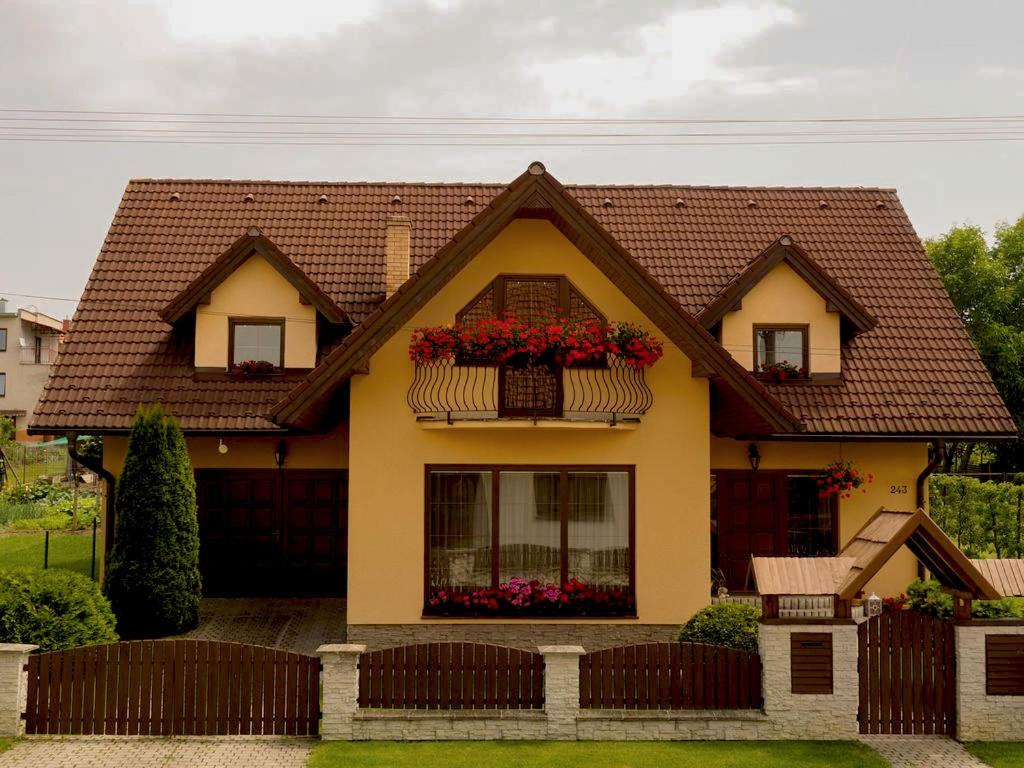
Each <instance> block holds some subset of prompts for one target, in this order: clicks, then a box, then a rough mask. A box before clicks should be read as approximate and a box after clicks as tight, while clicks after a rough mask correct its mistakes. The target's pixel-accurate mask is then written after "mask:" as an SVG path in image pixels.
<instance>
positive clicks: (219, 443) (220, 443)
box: [217, 438, 228, 455]
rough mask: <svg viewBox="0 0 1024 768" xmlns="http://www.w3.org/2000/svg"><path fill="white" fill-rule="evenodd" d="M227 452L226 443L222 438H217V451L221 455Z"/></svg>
mask: <svg viewBox="0 0 1024 768" xmlns="http://www.w3.org/2000/svg"><path fill="white" fill-rule="evenodd" d="M227 452H228V446H227V443H225V442H224V440H223V438H218V440H217V453H219V454H221V455H223V454H225V453H227Z"/></svg>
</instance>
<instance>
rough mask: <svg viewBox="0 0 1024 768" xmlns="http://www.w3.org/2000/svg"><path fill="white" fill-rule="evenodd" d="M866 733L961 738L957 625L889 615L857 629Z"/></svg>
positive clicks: (913, 615)
mask: <svg viewBox="0 0 1024 768" xmlns="http://www.w3.org/2000/svg"><path fill="white" fill-rule="evenodd" d="M857 644H858V661H857V666H858V668H859V670H860V707H859V710H858V713H857V719H858V720H859V721H860V732H861V733H893V734H948V735H950V736H952V735H955V734H956V669H955V663H956V662H955V648H954V634H953V623H952V622H950V621H943V620H942V619H937V618H934V617H932V616H926V615H925V614H922V613H917V612H915V611H883V612H882V615H881V616H872V617H871V618H870V619H868V620H867V621H865V622H864V623H863V624H861V625H860V626H859V627H857Z"/></svg>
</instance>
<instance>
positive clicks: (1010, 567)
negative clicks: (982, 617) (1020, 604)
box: [971, 558, 1024, 597]
mask: <svg viewBox="0 0 1024 768" xmlns="http://www.w3.org/2000/svg"><path fill="white" fill-rule="evenodd" d="M971 563H972V564H973V565H974V567H975V568H977V569H978V572H979V573H981V575H982V576H984V577H985V578H986V579H988V581H989V583H990V584H991V585H992V586H993V587H995V588H996V589H997V590H998V591H999V592H1000V594H1002V596H1003V597H1024V560H1014V559H1009V558H1002V559H999V558H996V559H992V560H971Z"/></svg>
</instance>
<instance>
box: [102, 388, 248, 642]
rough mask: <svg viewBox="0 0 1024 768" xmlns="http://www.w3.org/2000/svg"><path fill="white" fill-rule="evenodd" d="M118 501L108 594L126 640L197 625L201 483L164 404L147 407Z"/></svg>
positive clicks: (139, 416)
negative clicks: (198, 490) (198, 488)
mask: <svg viewBox="0 0 1024 768" xmlns="http://www.w3.org/2000/svg"><path fill="white" fill-rule="evenodd" d="M116 504H117V506H116V509H115V513H116V514H115V519H116V534H115V536H114V547H113V550H112V552H111V555H110V562H109V566H108V569H107V594H108V595H109V596H110V602H111V604H112V605H113V608H114V613H115V614H116V615H117V624H118V631H119V632H120V633H121V634H122V635H124V636H126V637H159V636H163V635H169V634H178V633H180V632H183V631H185V630H188V629H191V628H193V627H195V625H196V624H197V623H198V621H199V596H200V581H199V524H198V521H197V519H196V486H195V479H194V477H193V475H192V467H191V464H190V463H189V458H188V449H187V448H186V446H185V438H184V437H183V436H182V434H181V429H180V428H179V427H178V424H177V422H176V421H175V420H174V419H173V418H171V417H170V416H167V415H166V414H165V413H164V410H163V408H161V407H160V406H159V405H154V406H151V407H149V408H142V407H140V408H139V410H138V413H136V415H135V422H134V424H133V425H132V432H131V436H130V437H129V438H128V451H127V454H126V456H125V463H124V470H123V471H122V473H121V477H120V479H119V480H118V484H117V502H116ZM238 566H239V567H245V564H244V563H239V564H238Z"/></svg>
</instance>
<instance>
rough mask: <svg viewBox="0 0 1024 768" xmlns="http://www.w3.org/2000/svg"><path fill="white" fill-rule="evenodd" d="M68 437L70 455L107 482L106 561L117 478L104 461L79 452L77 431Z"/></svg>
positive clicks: (111, 535) (104, 521) (112, 524)
mask: <svg viewBox="0 0 1024 768" xmlns="http://www.w3.org/2000/svg"><path fill="white" fill-rule="evenodd" d="M67 438H68V456H70V457H71V458H72V460H74V461H76V462H78V463H79V464H81V465H82V466H83V467H85V468H86V469H88V470H90V471H92V472H95V473H96V474H97V475H98V476H99V477H102V478H103V480H104V481H105V482H106V484H107V492H106V494H105V496H106V504H105V508H104V510H103V556H104V562H106V558H107V557H108V556H109V555H110V548H111V547H112V546H113V544H114V535H113V534H114V494H115V492H116V489H117V480H116V478H115V477H114V475H113V474H112V473H111V472H110V471H108V470H106V469H104V467H103V462H100V463H96V462H95V461H93V460H92V459H87V458H85V457H84V456H82V455H81V454H79V453H78V433H77V432H68V433H67Z"/></svg>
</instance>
